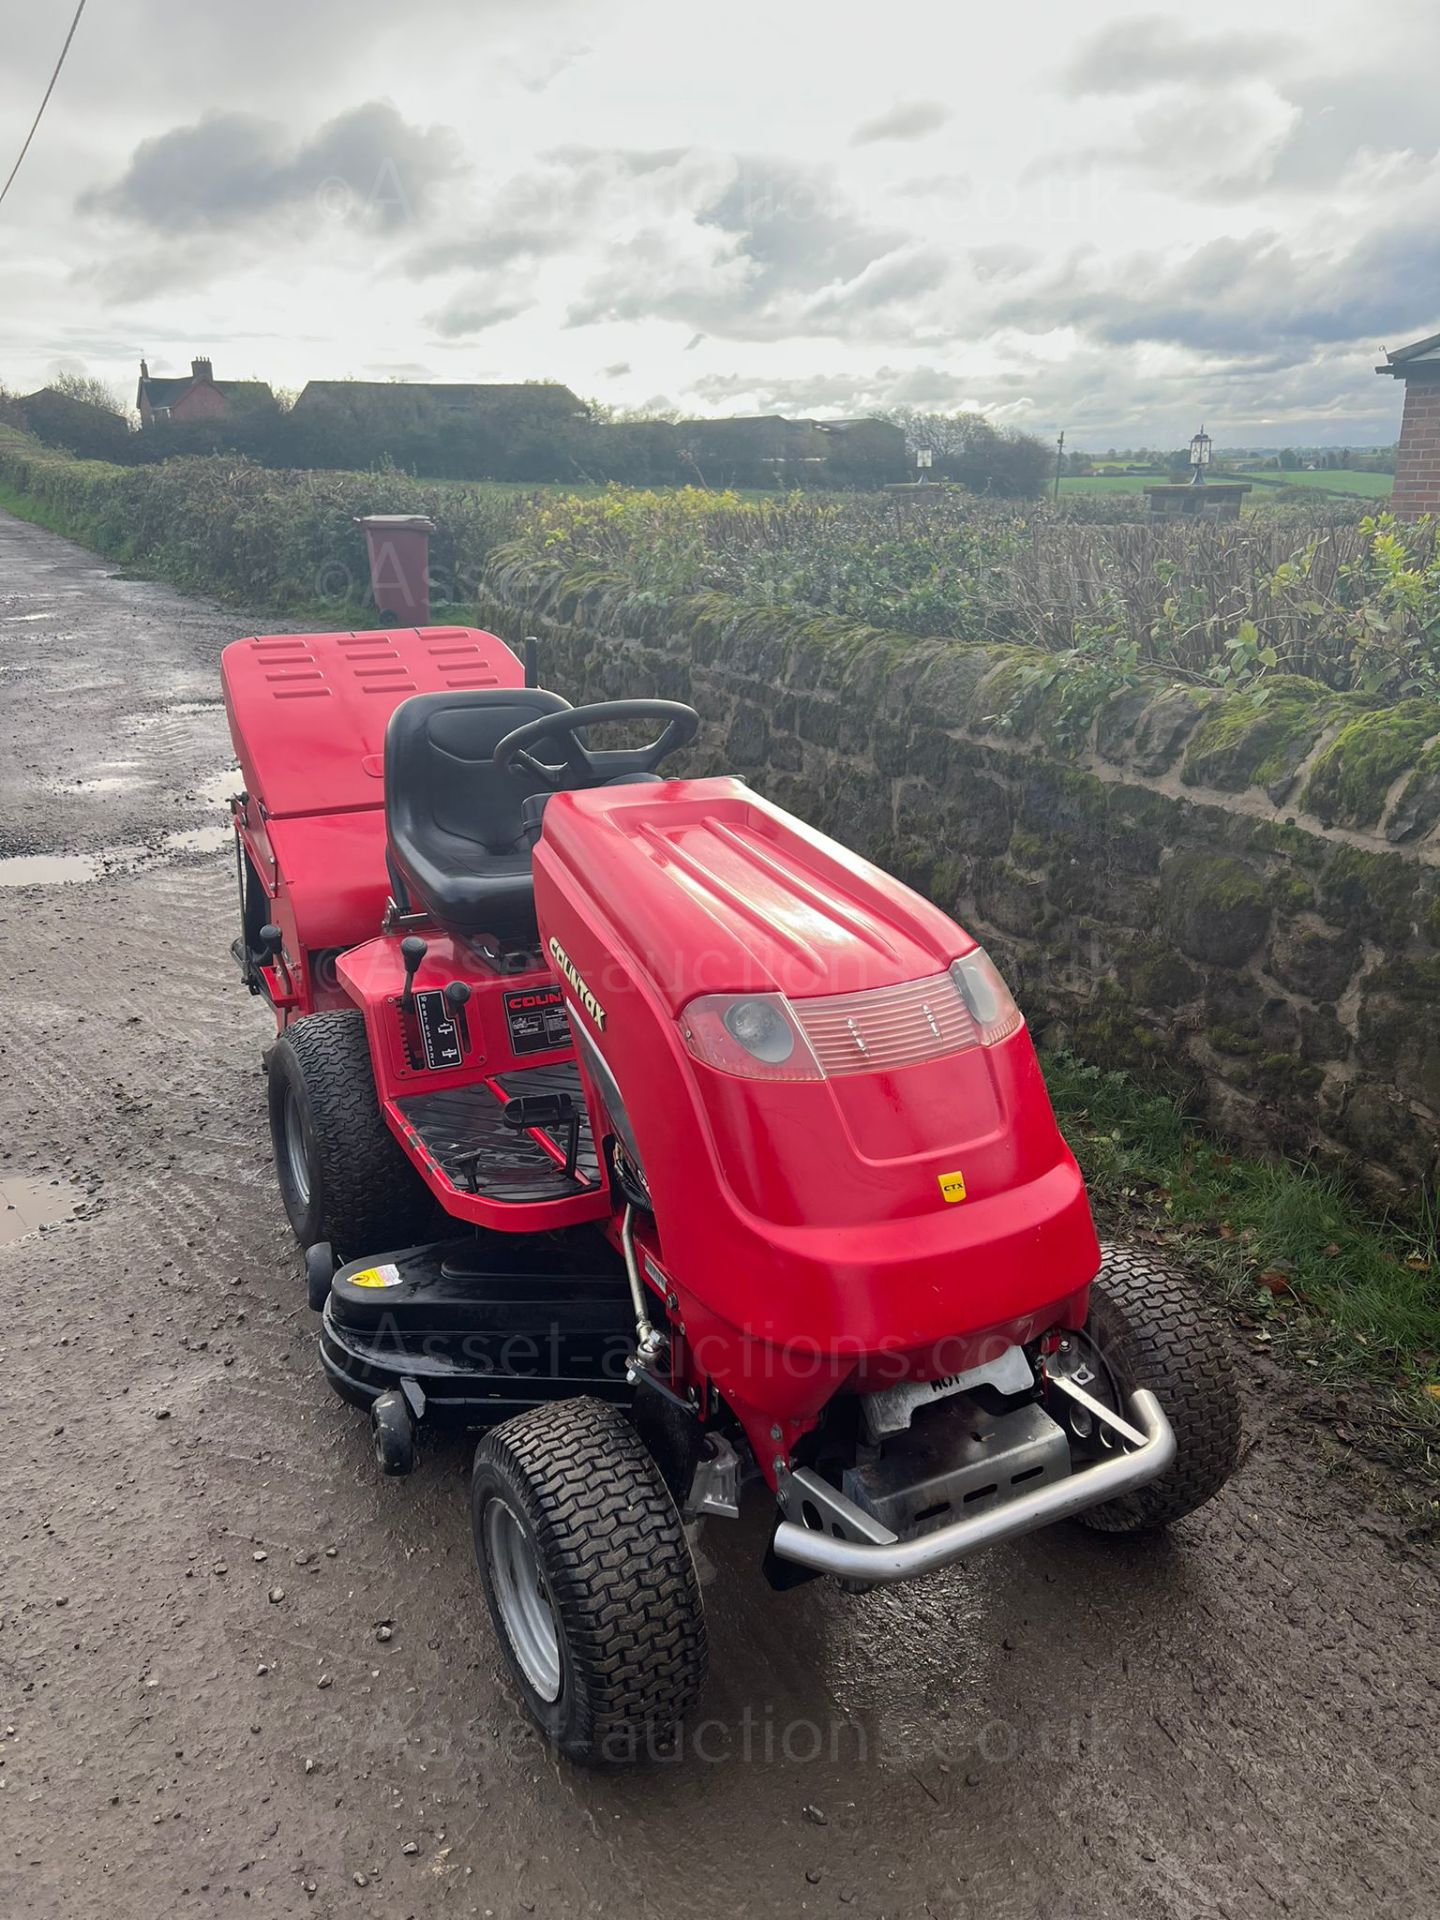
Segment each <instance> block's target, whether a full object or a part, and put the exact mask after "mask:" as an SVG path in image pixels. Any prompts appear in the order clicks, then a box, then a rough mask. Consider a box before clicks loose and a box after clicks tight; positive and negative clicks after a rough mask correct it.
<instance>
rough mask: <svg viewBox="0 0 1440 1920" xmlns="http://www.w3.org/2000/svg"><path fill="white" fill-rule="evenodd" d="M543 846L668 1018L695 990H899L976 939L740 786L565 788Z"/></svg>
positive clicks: (549, 811) (794, 994)
mask: <svg viewBox="0 0 1440 1920" xmlns="http://www.w3.org/2000/svg"><path fill="white" fill-rule="evenodd" d="M544 846H545V849H546V855H547V858H553V859H555V860H557V861H559V862H560V863H561V864H562V865H567V866H569V867H570V868H571V870H572V872H574V873H575V875H576V876H577V878H578V877H580V876H583V877H584V882H585V884H586V885H588V887H590V888H592V889H594V890H595V891H597V892H598V893H600V894H601V895H603V897H605V898H606V899H607V901H608V902H609V903H610V907H611V911H612V912H614V913H615V914H616V917H617V918H618V919H619V920H620V921H621V922H622V923H623V925H624V927H625V930H626V934H627V938H628V939H629V941H631V942H632V943H633V945H634V948H635V949H636V950H637V951H638V952H640V953H643V954H644V955H645V956H646V960H647V970H648V972H649V975H650V978H651V981H652V983H653V985H654V986H655V988H656V989H657V991H658V992H659V994H660V995H661V997H662V998H664V999H666V1000H668V1003H669V1006H670V1010H671V1011H672V1012H674V1013H678V1012H679V1010H680V1009H681V1008H682V1007H683V1006H684V1005H685V1004H686V1003H687V1002H688V1001H690V1000H692V999H693V998H694V997H695V996H696V994H700V993H764V992H779V993H784V994H787V995H788V996H789V997H790V998H791V999H796V1000H803V999H806V998H810V997H813V996H816V995H821V994H833V993H858V992H862V991H864V990H865V989H867V988H871V987H887V986H898V985H901V984H902V983H904V982H906V981H910V980H920V979H924V978H925V977H926V976H927V975H930V974H936V973H940V972H942V971H943V970H944V969H945V968H946V967H948V966H949V964H950V962H951V961H952V960H954V959H956V958H958V957H959V955H961V954H962V953H968V952H969V951H970V949H971V948H972V947H973V946H974V944H975V943H974V941H973V940H971V939H970V938H969V937H968V935H966V934H965V933H964V932H963V931H962V930H961V929H960V928H959V927H957V926H956V925H955V924H954V922H953V921H952V920H950V919H948V918H947V917H946V916H945V915H944V914H943V913H941V912H939V911H938V909H936V908H934V907H932V906H931V905H930V904H929V902H928V901H925V900H922V899H921V898H920V897H919V896H918V895H917V894H914V893H912V892H911V891H910V889H909V888H908V887H905V886H902V885H901V884H900V883H899V882H898V881H896V880H893V879H892V878H891V877H890V876H889V875H888V874H886V873H882V872H881V871H880V869H879V868H878V867H873V866H871V865H870V863H869V861H868V860H862V859H861V858H860V857H859V855H858V854H854V853H851V852H849V851H848V849H847V848H845V847H842V846H840V845H839V844H838V843H837V842H835V841H834V840H830V839H827V838H826V837H825V835H824V834H821V833H816V832H815V831H814V830H813V829H811V828H809V827H807V826H805V825H804V824H803V823H802V822H800V821H798V820H796V819H794V818H793V816H791V815H790V814H787V813H785V812H783V811H782V810H781V809H780V808H778V807H775V806H772V805H771V804H770V803H769V802H768V801H766V800H763V799H761V798H760V797H759V795H757V794H754V793H752V792H751V791H750V790H749V788H748V787H746V786H745V785H744V784H743V782H741V781H739V780H733V779H716V780H676V781H670V782H666V783H665V784H664V785H660V786H635V787H610V788H599V789H595V790H593V791H591V792H588V793H564V794H557V795H556V797H555V798H554V800H552V801H551V802H550V804H549V806H548V807H547V808H546V811H545V834H544Z"/></svg>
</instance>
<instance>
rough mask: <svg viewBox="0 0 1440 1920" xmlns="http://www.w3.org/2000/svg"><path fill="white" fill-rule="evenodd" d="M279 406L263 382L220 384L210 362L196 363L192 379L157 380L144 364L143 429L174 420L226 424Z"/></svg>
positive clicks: (139, 398)
mask: <svg viewBox="0 0 1440 1920" xmlns="http://www.w3.org/2000/svg"><path fill="white" fill-rule="evenodd" d="M274 404H275V396H274V394H273V393H272V392H271V391H270V388H269V386H268V385H267V384H266V382H265V381H263V380H217V379H216V378H215V370H214V368H213V367H212V366H211V363H210V362H209V361H208V360H192V361H191V362H190V372H189V375H188V377H187V376H186V375H184V374H181V375H180V376H179V377H178V378H175V379H169V378H162V379H154V378H152V377H151V373H150V369H149V367H148V366H146V364H145V362H144V361H143V360H142V361H141V362H140V384H139V386H138V387H137V388H136V389H135V405H136V408H137V410H138V412H139V414H140V425H141V426H142V427H153V426H159V425H163V424H164V423H165V422H167V421H172V420H225V419H228V418H230V417H232V416H233V415H234V414H236V413H243V412H245V411H247V410H248V409H249V408H252V407H259V406H269V407H273V406H274Z"/></svg>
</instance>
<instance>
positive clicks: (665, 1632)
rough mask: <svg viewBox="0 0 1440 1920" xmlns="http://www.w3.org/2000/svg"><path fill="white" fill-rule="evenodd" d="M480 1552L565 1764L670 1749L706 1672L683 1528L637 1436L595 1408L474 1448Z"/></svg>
mask: <svg viewBox="0 0 1440 1920" xmlns="http://www.w3.org/2000/svg"><path fill="white" fill-rule="evenodd" d="M471 1517H472V1520H473V1522H474V1528H475V1553H476V1557H477V1559H478V1560H479V1563H480V1577H481V1580H482V1581H483V1583H484V1587H485V1598H486V1600H487V1601H488V1603H489V1607H490V1616H491V1618H492V1620H493V1621H494V1623H495V1631H496V1634H497V1635H498V1637H499V1640H500V1645H501V1649H502V1651H503V1653H504V1655H505V1661H506V1664H507V1666H508V1667H509V1669H510V1672H511V1674H512V1676H513V1677H514V1679H515V1682H516V1685H517V1686H518V1687H519V1689H520V1693H521V1696H522V1698H523V1699H524V1702H525V1705H526V1707H527V1708H528V1709H529V1712H530V1715H531V1718H532V1719H533V1720H534V1721H535V1722H536V1724H537V1725H538V1726H539V1727H540V1729H541V1731H542V1732H543V1733H544V1735H545V1737H546V1738H547V1740H549V1741H550V1742H551V1744H552V1745H554V1746H555V1747H557V1748H558V1749H559V1750H560V1751H561V1752H562V1753H564V1754H565V1755H566V1756H567V1757H568V1758H569V1759H571V1760H576V1761H580V1762H582V1763H584V1764H587V1765H605V1764H614V1763H618V1762H622V1761H626V1760H631V1759H635V1758H637V1757H639V1756H640V1755H642V1754H644V1753H645V1752H647V1751H654V1750H656V1749H658V1748H661V1747H664V1746H666V1745H668V1744H669V1742H670V1741H671V1739H672V1738H673V1736H674V1733H675V1730H676V1728H677V1727H678V1725H679V1722H680V1720H681V1717H682V1716H683V1715H684V1713H685V1712H686V1710H687V1709H688V1707H689V1706H690V1705H691V1703H692V1701H693V1700H694V1699H695V1697H696V1695H697V1694H698V1693H699V1691H700V1687H701V1684H702V1682H703V1681H704V1678H705V1664H706V1643H705V1617H704V1611H703V1608H702V1605H701V1600H700V1586H699V1582H698V1580H697V1579H696V1577H695V1567H694V1563H693V1561H692V1560H691V1557H690V1548H689V1544H688V1542H687V1541H686V1538H685V1530H684V1527H683V1525H682V1523H681V1520H680V1515H679V1514H678V1512H677V1511H676V1508H675V1502H674V1501H673V1500H672V1499H671V1497H670V1493H669V1491H668V1489H667V1488H666V1485H665V1482H664V1480H663V1479H662V1478H661V1475H660V1470H659V1468H658V1467H657V1466H656V1464H655V1462H654V1460H653V1459H652V1458H651V1456H650V1454H649V1453H648V1452H647V1451H646V1449H645V1447H644V1445H643V1443H642V1442H641V1440H640V1438H639V1436H638V1435H637V1433H636V1432H635V1430H634V1428H633V1427H632V1426H631V1425H630V1423H629V1422H628V1421H627V1420H626V1419H625V1418H624V1416H623V1415H622V1414H621V1413H619V1412H618V1411H617V1410H616V1409H615V1408H614V1407H608V1406H605V1405H604V1404H603V1403H602V1402H600V1401H598V1400H560V1401H556V1402H554V1403H553V1404H551V1405H549V1406H545V1407H537V1408H535V1409H534V1410H533V1411H532V1412H529V1413H522V1414H519V1415H517V1416H516V1417H515V1418H514V1419H513V1420H507V1421H505V1423H504V1424H503V1425H502V1426H498V1427H495V1428H494V1429H493V1430H492V1431H491V1432H490V1433H488V1434H486V1436H485V1438H484V1439H483V1440H482V1441H481V1442H480V1445H479V1447H478V1448H477V1450H476V1454H475V1474H474V1479H473V1482H472V1486H471Z"/></svg>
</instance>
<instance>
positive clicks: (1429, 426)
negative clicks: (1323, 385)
mask: <svg viewBox="0 0 1440 1920" xmlns="http://www.w3.org/2000/svg"><path fill="white" fill-rule="evenodd" d="M1375 371H1376V372H1377V373H1388V374H1390V375H1391V376H1392V377H1393V378H1394V379H1396V380H1399V381H1401V382H1402V383H1403V384H1404V388H1405V413H1404V416H1403V418H1402V420H1401V422H1400V447H1399V451H1398V453H1397V454H1396V458H1395V491H1394V494H1393V495H1392V496H1391V511H1392V512H1393V513H1395V514H1397V515H1399V517H1400V518H1401V519H1402V520H1415V519H1418V518H1419V516H1420V515H1421V514H1422V513H1440V333H1432V334H1431V335H1430V336H1429V338H1428V339H1425V340H1415V341H1412V342H1411V344H1410V345H1409V346H1408V347H1397V348H1396V349H1395V351H1394V352H1393V353H1388V352H1387V353H1386V355H1385V364H1384V366H1381V367H1377V368H1376V369H1375Z"/></svg>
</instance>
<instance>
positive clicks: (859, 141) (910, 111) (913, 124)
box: [850, 100, 950, 147]
mask: <svg viewBox="0 0 1440 1920" xmlns="http://www.w3.org/2000/svg"><path fill="white" fill-rule="evenodd" d="M949 118H950V109H949V107H947V106H946V105H945V104H944V102H943V101H940V100H902V101H901V102H900V103H899V104H898V105H896V106H893V107H891V108H890V110H889V112H888V113H881V114H877V115H876V117H875V118H874V119H873V120H866V121H865V122H864V123H863V124H862V125H860V126H858V127H857V128H856V129H855V131H854V133H852V134H851V136H850V144H851V146H852V147H868V146H872V145H873V144H874V143H875V142H876V141H878V140H922V139H923V138H924V137H925V135H926V134H927V133H934V132H935V130H936V129H937V128H938V127H943V126H944V124H945V122H946V121H947V120H948V119H949Z"/></svg>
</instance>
